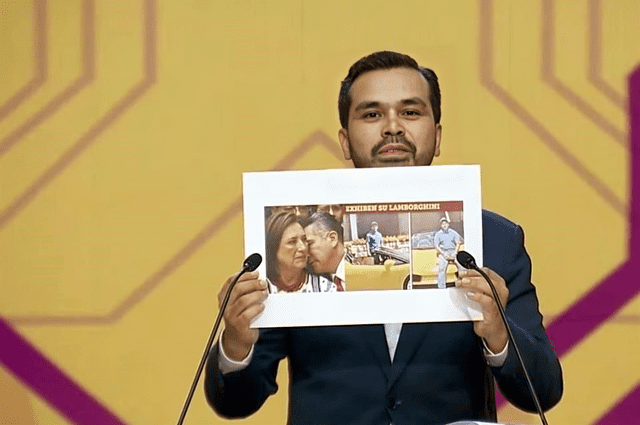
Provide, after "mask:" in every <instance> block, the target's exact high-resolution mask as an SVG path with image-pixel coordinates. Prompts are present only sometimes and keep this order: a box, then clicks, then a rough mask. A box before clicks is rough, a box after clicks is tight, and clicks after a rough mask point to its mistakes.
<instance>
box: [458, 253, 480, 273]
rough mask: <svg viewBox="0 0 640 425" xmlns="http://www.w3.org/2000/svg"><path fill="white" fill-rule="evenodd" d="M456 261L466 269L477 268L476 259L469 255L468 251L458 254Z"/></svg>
mask: <svg viewBox="0 0 640 425" xmlns="http://www.w3.org/2000/svg"><path fill="white" fill-rule="evenodd" d="M456 259H457V260H458V263H460V264H461V265H462V267H464V268H465V269H473V268H475V266H476V260H475V258H473V255H471V254H469V253H468V252H467V251H460V252H458V255H456Z"/></svg>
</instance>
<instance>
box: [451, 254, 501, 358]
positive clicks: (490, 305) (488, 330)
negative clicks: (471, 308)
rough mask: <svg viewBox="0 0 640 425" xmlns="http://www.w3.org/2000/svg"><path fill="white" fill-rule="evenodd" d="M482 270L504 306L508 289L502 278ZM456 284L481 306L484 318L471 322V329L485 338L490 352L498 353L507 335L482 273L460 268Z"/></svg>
mask: <svg viewBox="0 0 640 425" xmlns="http://www.w3.org/2000/svg"><path fill="white" fill-rule="evenodd" d="M482 270H483V271H484V272H485V273H486V274H487V276H489V279H491V282H493V285H494V286H495V287H496V291H497V292H498V297H500V302H501V303H502V306H503V307H505V308H506V306H507V300H508V299H509V289H508V288H507V285H506V283H505V281H504V279H503V278H502V277H500V276H499V275H498V274H497V273H496V272H494V271H493V270H491V269H488V268H486V267H483V268H482ZM456 286H457V287H459V288H465V289H468V290H469V293H468V296H469V299H471V300H473V301H476V302H478V304H480V305H481V306H482V313H483V315H484V320H481V321H477V322H473V330H474V332H475V333H476V335H478V336H479V337H481V338H483V339H484V340H485V342H486V343H487V347H488V348H489V350H491V352H492V353H496V354H497V353H500V352H501V351H502V350H503V349H504V347H505V346H506V345H507V340H508V339H509V335H508V333H507V328H505V326H504V323H502V319H501V318H500V311H499V310H498V306H497V305H496V302H495V300H494V299H493V292H492V291H491V287H490V286H489V284H488V283H487V281H486V280H484V278H483V277H482V275H481V274H480V273H478V272H477V271H475V270H461V271H460V273H459V274H458V279H457V280H456Z"/></svg>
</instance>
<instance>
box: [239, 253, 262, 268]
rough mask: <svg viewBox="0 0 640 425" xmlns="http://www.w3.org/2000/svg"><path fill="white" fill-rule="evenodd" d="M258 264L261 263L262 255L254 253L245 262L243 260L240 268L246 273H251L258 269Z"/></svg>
mask: <svg viewBox="0 0 640 425" xmlns="http://www.w3.org/2000/svg"><path fill="white" fill-rule="evenodd" d="M260 263H262V255H260V254H258V253H257V252H256V253H254V254H251V255H250V256H248V257H247V259H246V260H244V263H243V264H242V268H243V269H246V270H247V271H248V272H252V271H254V270H255V269H257V268H258V266H259V265H260Z"/></svg>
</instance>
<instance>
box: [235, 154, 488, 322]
mask: <svg viewBox="0 0 640 425" xmlns="http://www.w3.org/2000/svg"><path fill="white" fill-rule="evenodd" d="M480 186H481V183H480V166H478V165H455V166H453V165H440V166H425V167H392V168H365V169H339V170H309V171H274V172H254V173H244V174H243V199H244V234H245V253H246V254H247V255H249V254H251V253H254V252H258V253H260V254H261V255H262V256H263V258H264V257H265V232H264V229H265V219H264V208H265V207H267V206H278V205H319V204H358V203H367V204H369V203H389V202H443V201H462V202H463V226H464V239H465V242H464V246H465V250H466V251H468V252H469V253H471V254H472V255H473V256H474V257H475V259H476V263H477V264H478V265H479V266H482V199H481V190H480ZM258 271H259V272H260V276H261V277H262V278H264V277H265V276H266V265H265V263H264V262H263V263H262V264H261V265H260V267H259V268H258ZM347 283H348V282H347ZM480 319H482V313H481V311H480V308H479V307H478V306H477V305H476V304H475V303H473V302H471V301H469V300H468V299H467V298H466V296H465V294H464V292H463V290H460V289H457V288H447V289H439V290H424V289H415V290H379V291H353V292H348V291H347V292H335V293H306V294H296V293H293V294H274V295H270V296H269V297H268V299H267V301H266V302H265V310H264V312H263V313H262V314H261V315H260V317H258V318H257V319H256V320H255V321H254V323H253V327H281V326H319V325H344V324H365V323H410V322H433V321H464V320H480Z"/></svg>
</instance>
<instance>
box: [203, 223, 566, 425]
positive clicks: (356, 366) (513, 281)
mask: <svg viewBox="0 0 640 425" xmlns="http://www.w3.org/2000/svg"><path fill="white" fill-rule="evenodd" d="M482 219H483V238H484V265H485V266H486V267H489V268H491V269H492V270H494V271H495V272H496V273H498V274H499V275H500V276H502V277H503V278H504V279H505V280H506V281H507V285H508V287H509V302H508V303H507V308H506V315H507V317H508V320H509V321H510V324H511V327H512V330H513V333H514V337H515V338H516V341H517V343H518V346H519V348H520V352H521V354H522V356H523V358H524V360H525V362H526V365H527V368H528V370H529V374H530V377H531V379H532V381H533V384H534V386H535V388H536V391H537V394H538V398H539V399H540V403H541V405H542V406H543V409H549V408H551V407H552V406H553V405H555V404H556V403H557V402H558V401H559V400H560V397H561V395H562V371H561V369H560V363H559V361H558V359H557V357H556V355H555V353H554V351H553V348H552V346H551V343H550V342H549V338H548V336H547V333H546V331H545V330H544V328H543V326H542V316H541V315H540V312H539V310H538V300H537V297H536V293H535V288H534V287H533V285H532V284H531V261H530V259H529V256H528V254H527V253H526V251H525V249H524V235H523V232H522V229H521V228H520V227H519V226H516V225H515V224H513V223H511V222H510V221H508V220H506V219H504V218H503V217H501V216H499V215H497V214H494V213H491V212H488V211H483V215H482ZM284 357H288V359H289V374H290V379H289V382H290V384H289V385H290V388H289V419H288V423H290V424H304V425H310V424H363V425H365V424H366V425H372V424H379V425H389V424H390V423H393V424H395V425H404V424H444V423H448V422H454V421H456V420H462V419H475V420H483V419H484V420H495V401H494V392H493V383H492V378H491V375H493V377H494V378H495V380H496V381H497V383H498V385H499V387H500V389H501V391H502V393H503V394H504V395H505V397H506V398H507V399H509V400H510V401H511V402H512V403H514V404H515V405H516V406H518V407H520V408H522V409H524V410H528V411H535V405H534V404H533V402H532V400H531V397H530V396H529V392H528V389H527V385H526V382H525V379H524V376H523V374H522V372H521V371H520V366H519V365H518V361H517V357H516V355H515V353H514V350H513V348H510V349H509V350H508V355H507V360H506V362H505V364H504V365H503V366H502V367H498V368H489V367H487V366H486V363H485V360H484V356H483V354H482V342H481V340H480V338H478V337H477V336H476V335H475V334H474V332H473V324H472V322H447V323H426V324H425V323H420V324H405V325H404V326H403V328H402V332H401V334H400V339H399V341H398V346H397V350H396V353H395V357H394V361H393V363H391V361H390V358H389V354H388V349H387V342H386V339H385V335H384V327H383V326H382V325H367V326H334V327H312V328H282V329H262V330H261V331H260V338H259V340H258V342H257V343H256V345H255V348H254V354H253V358H252V360H251V364H250V365H249V366H248V367H247V368H246V369H244V370H242V371H238V372H233V373H229V374H227V375H222V374H221V373H220V371H219V369H218V366H217V365H218V359H217V350H213V351H212V354H211V356H210V358H209V361H208V364H207V369H206V378H205V393H206V396H207V400H208V401H209V403H210V404H211V406H212V407H213V408H214V409H215V410H216V411H217V412H218V413H219V414H220V415H222V416H225V417H230V418H233V417H244V416H248V415H250V414H252V413H253V412H255V411H256V410H258V409H259V408H260V406H262V404H263V403H264V401H265V400H266V398H267V397H268V396H269V395H271V394H273V393H275V392H276V390H277V385H276V372H277V367H278V363H279V361H280V360H281V359H283V358H284ZM489 372H490V373H489Z"/></svg>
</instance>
